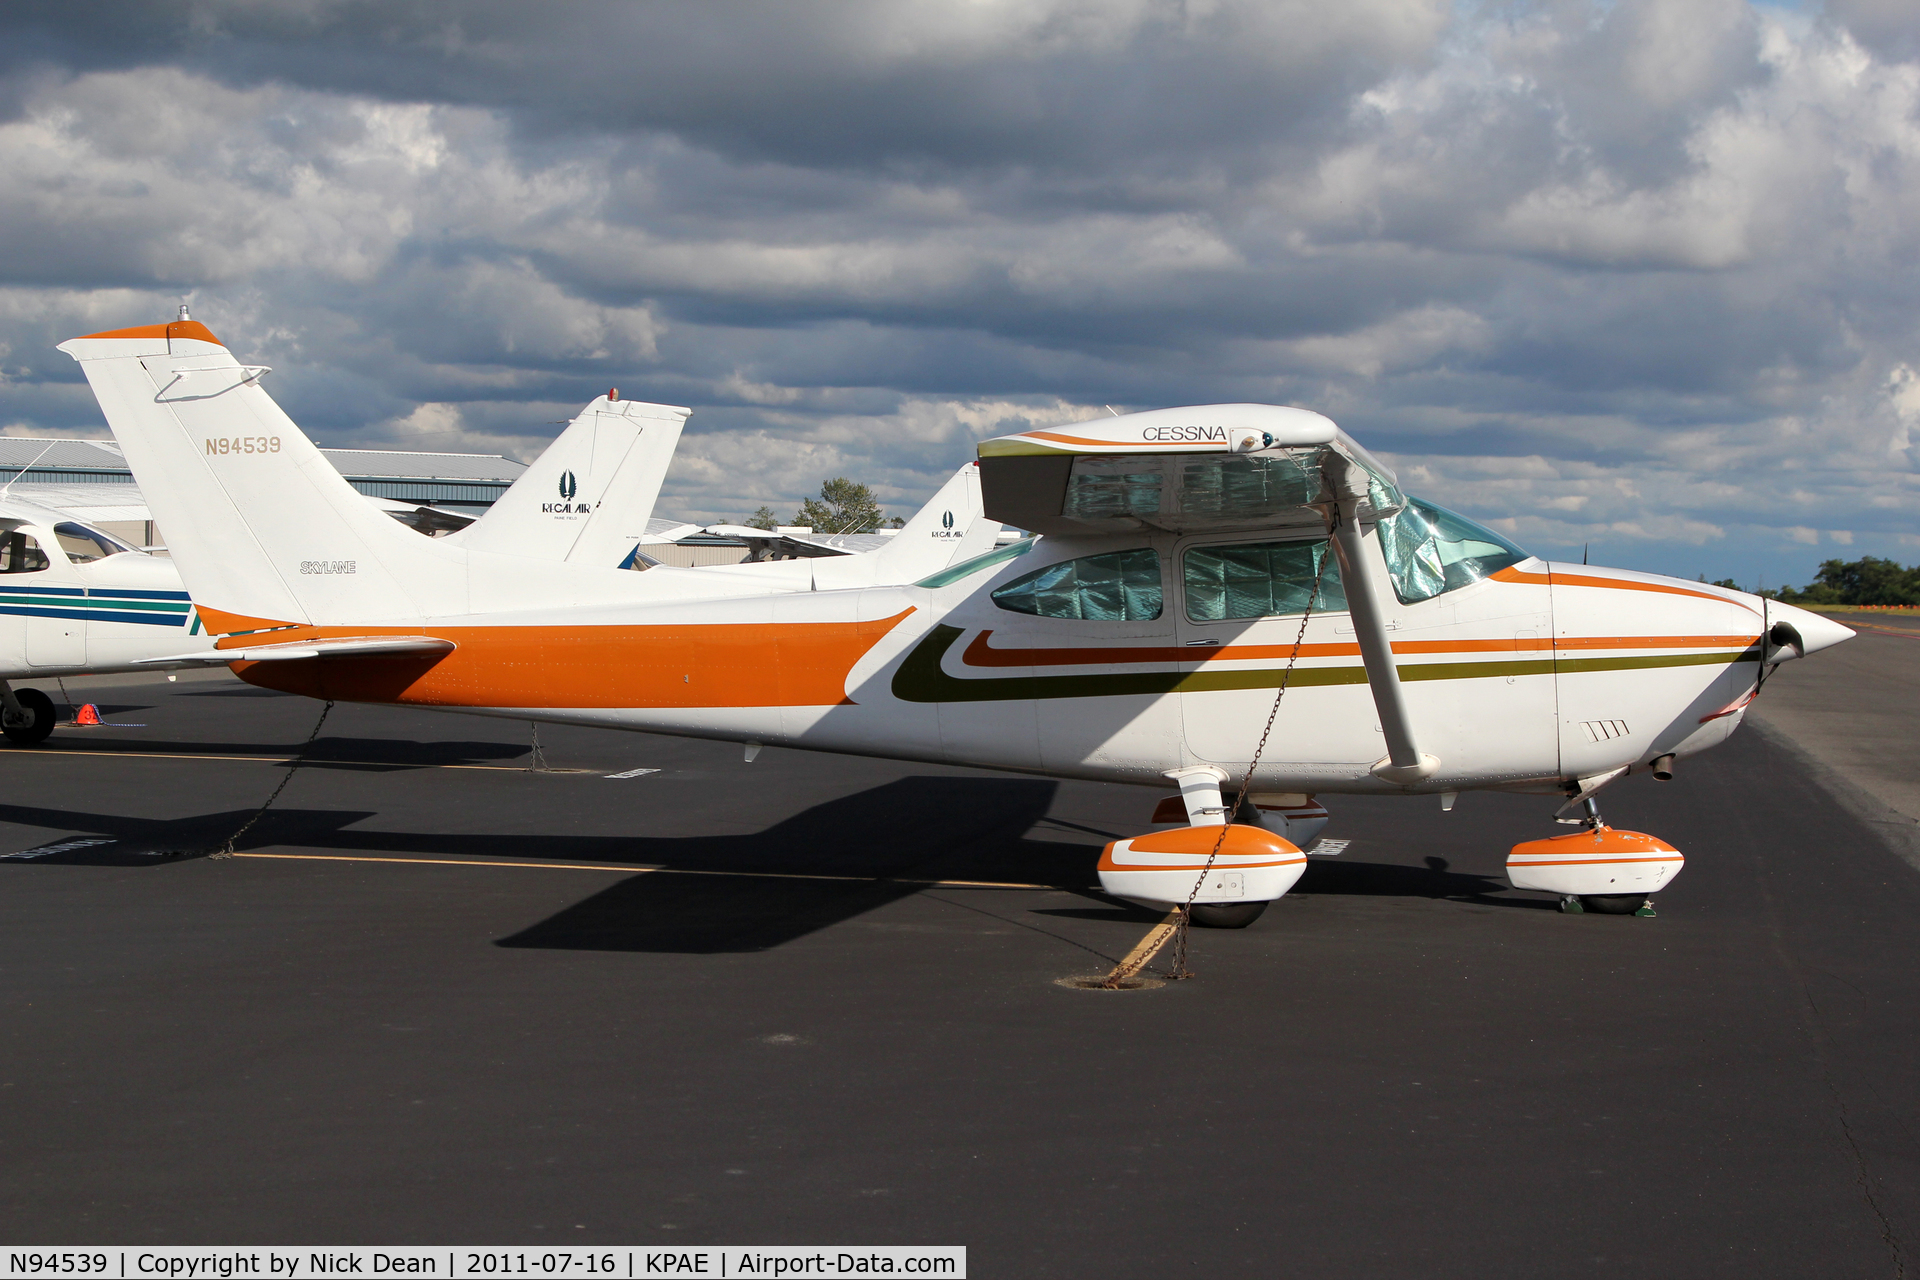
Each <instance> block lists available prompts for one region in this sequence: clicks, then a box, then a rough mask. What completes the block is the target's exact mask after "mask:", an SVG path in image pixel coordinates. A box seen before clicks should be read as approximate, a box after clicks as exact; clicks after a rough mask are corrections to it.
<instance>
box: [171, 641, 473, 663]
mask: <svg viewBox="0 0 1920 1280" xmlns="http://www.w3.org/2000/svg"><path fill="white" fill-rule="evenodd" d="M454 648H455V645H454V643H453V641H451V640H442V639H439V638H438V637H436V636H340V637H338V638H336V639H330V640H292V641H288V642H286V643H284V644H257V645H249V646H247V647H245V648H240V649H212V650H202V651H201V652H199V653H181V654H175V655H174V656H173V657H170V658H143V659H141V660H140V661H138V662H136V663H134V664H133V665H134V666H136V667H165V666H188V665H192V666H225V665H226V664H227V663H229V662H292V661H296V660H298V659H302V658H391V657H394V656H396V655H408V654H428V653H452V652H453V650H454Z"/></svg>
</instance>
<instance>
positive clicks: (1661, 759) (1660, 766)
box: [1647, 751, 1673, 782]
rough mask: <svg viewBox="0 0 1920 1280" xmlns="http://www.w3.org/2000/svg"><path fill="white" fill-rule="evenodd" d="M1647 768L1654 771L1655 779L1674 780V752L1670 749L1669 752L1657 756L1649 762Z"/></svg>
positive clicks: (1662, 780) (1660, 780) (1659, 780)
mask: <svg viewBox="0 0 1920 1280" xmlns="http://www.w3.org/2000/svg"><path fill="white" fill-rule="evenodd" d="M1647 768H1649V769H1651V770H1652V771H1653V777H1654V781H1656V782H1672V781H1673V752H1671V751H1669V752H1667V754H1665V755H1663V756H1655V757H1654V758H1653V759H1652V760H1650V761H1648V762H1647Z"/></svg>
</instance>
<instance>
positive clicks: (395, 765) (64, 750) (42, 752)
mask: <svg viewBox="0 0 1920 1280" xmlns="http://www.w3.org/2000/svg"><path fill="white" fill-rule="evenodd" d="M32 754H33V755H35V756H43V757H44V756H116V757H120V758H123V759H128V760H229V761H239V762H241V763H243V764H292V763H293V762H294V761H295V760H298V759H299V758H300V757H298V756H210V755H202V754H200V753H199V752H197V751H88V750H86V749H84V748H79V747H48V748H41V749H34V750H32ZM306 763H307V764H308V765H326V764H364V765H375V766H378V767H381V768H387V769H486V770H490V771H493V772H497V773H595V772H598V771H597V770H594V769H545V770H540V769H529V768H527V766H526V765H523V764H420V763H417V762H415V761H408V760H329V759H319V760H308V761H307V762H306Z"/></svg>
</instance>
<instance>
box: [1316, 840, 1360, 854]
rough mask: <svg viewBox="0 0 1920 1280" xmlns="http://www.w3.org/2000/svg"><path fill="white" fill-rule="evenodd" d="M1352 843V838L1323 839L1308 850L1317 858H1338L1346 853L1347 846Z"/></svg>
mask: <svg viewBox="0 0 1920 1280" xmlns="http://www.w3.org/2000/svg"><path fill="white" fill-rule="evenodd" d="M1352 843H1353V841H1351V840H1322V841H1321V842H1320V843H1319V844H1316V845H1315V846H1313V848H1311V849H1309V850H1307V853H1308V854H1309V855H1311V856H1313V857H1316V858H1337V857H1339V856H1340V855H1341V854H1343V853H1345V852H1346V851H1347V846H1348V845H1350V844H1352Z"/></svg>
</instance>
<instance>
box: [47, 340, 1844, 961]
mask: <svg viewBox="0 0 1920 1280" xmlns="http://www.w3.org/2000/svg"><path fill="white" fill-rule="evenodd" d="M60 349H61V350H63V351H65V352H67V353H68V354H70V355H72V356H73V357H74V358H75V359H76V360H78V361H80V363H81V366H82V368H83V369H84V370H85V371H86V375H87V378H88V381H89V382H90V383H91V384H92V386H93V390H94V393H95V395H96V396H97V397H98V398H99V401H100V405H101V408H102V409H103V410H104V412H105V414H106V418H107V421H108V423H109V424H110V425H111V426H112V428H113V432H114V435H115V436H116V438H117V439H118V440H119V443H120V446H121V448H122V450H123V451H124V452H125V454H126V457H127V460H128V462H129V464H130V465H131V466H132V468H133V471H134V474H135V476H136V477H137V478H138V479H139V481H140V483H141V486H142V489H143V491H144V492H145V493H146V494H147V497H148V501H149V504H150V505H151V507H152V509H153V512H154V516H155V518H156V520H157V521H158V522H159V523H160V524H161V525H162V526H163V527H164V528H165V529H166V530H167V537H168V544H169V546H170V548H171V549H172V551H173V554H174V557H175V559H176V560H177V561H178V563H179V566H180V572H181V575H182V577H183V578H184V580H185V581H186V583H187V586H188V587H189V589H190V590H191V591H192V592H193V599H194V602H195V604H196V606H197V607H198V610H199V614H200V617H201V618H202V620H203V621H204V623H205V625H206V627H207V629H208V630H209V631H210V632H212V633H214V634H216V635H217V636H218V637H219V638H218V639H217V640H216V642H215V645H216V648H217V650H218V653H217V654H214V655H201V654H189V655H185V657H186V658H188V659H190V660H207V661H218V662H229V663H231V664H232V665H233V669H234V671H235V672H236V673H238V674H239V675H240V676H241V678H242V679H245V680H247V681H249V682H251V683H253V684H256V685H260V686H263V687H266V688H273V689H280V690H286V691H290V692H295V693H301V694H306V695H308V696H311V697H315V698H328V699H345V700H351V701H360V702H385V703H404V704H410V705H416V706H426V707H437V708H442V709H447V710H458V711H468V712H477V713H480V714H488V715H500V716H510V717H513V718H515V719H531V720H548V721H555V722H561V723H568V724H583V725H598V726H605V727H610V728H626V729H639V730H647V731H651V732H659V733H675V734H684V735H689V736H695V737H704V738H718V739H728V740H734V741H739V742H743V743H746V744H747V754H748V758H751V757H752V754H753V752H754V751H755V750H756V748H757V745H758V744H761V743H777V744H780V745H784V746H791V747H799V748H809V749H815V750H822V751H839V752H849V753H856V754H863V755H875V756H886V757H892V758H899V759H909V760H928V761H939V762H945V763H953V764H965V765H975V766H982V767H988V768H996V769H1008V770H1015V771H1021V772H1028V773H1037V774H1043V775H1051V776H1057V777H1070V778H1091V779H1099V780H1105V781H1113V782H1128V783H1137V784H1141V785H1146V786H1159V787H1162V788H1172V787H1177V788H1178V790H1179V796H1180V799H1179V801H1178V802H1175V803H1176V804H1177V805H1178V807H1179V808H1180V809H1183V810H1184V817H1185V819H1186V824H1187V825H1184V826H1181V827H1177V828H1175V829H1173V830H1170V831H1155V832H1148V833H1146V834H1143V835H1141V836H1138V837H1134V838H1132V839H1130V840H1118V841H1115V842H1114V843H1113V844H1111V845H1109V846H1108V847H1107V849H1106V850H1105V852H1104V853H1103V854H1102V856H1101V859H1100V865H1099V872H1100V877H1101V881H1102V883H1103V884H1104V885H1105V886H1106V887H1107V889H1108V890H1109V891H1111V892H1113V893H1115V894H1118V895H1120V896H1122V897H1128V898H1133V899H1138V900H1141V901H1146V902H1154V903H1164V904H1174V905H1182V904H1184V905H1186V906H1187V907H1188V909H1189V912H1190V916H1191V918H1192V919H1193V921H1194V922H1195V923H1200V924H1208V923H1211V924H1218V925H1242V924H1245V923H1247V922H1249V921H1250V920H1251V919H1252V918H1253V917H1254V916H1256V915H1257V914H1258V913H1259V911H1260V910H1261V909H1262V908H1263V907H1264V906H1265V904H1266V903H1267V902H1269V901H1271V900H1273V899H1274V898H1277V897H1279V896H1280V895H1281V894H1283V893H1285V892H1286V891H1287V890H1288V889H1289V888H1290V887H1292V885H1293V883H1294V882H1295V881H1296V880H1297V879H1298V878H1299V876H1300V874H1301V871H1302V869H1303V867H1304V864H1305V860H1306V859H1305V855H1304V854H1303V853H1302V852H1301V850H1300V848H1299V843H1298V842H1297V841H1296V840H1295V839H1293V838H1290V837H1299V839H1301V840H1304V839H1305V838H1306V833H1307V831H1308V830H1310V829H1312V828H1314V827H1316V826H1317V825H1318V824H1319V823H1320V822H1321V821H1323V820H1324V812H1323V811H1321V810H1319V808H1318V806H1317V804H1316V803H1315V801H1314V797H1315V796H1323V795H1327V794H1330V793H1364V794H1396V795H1428V796H1434V795H1438V796H1439V797H1440V798H1441V802H1442V804H1443V806H1445V805H1449V804H1451V802H1452V799H1453V796H1454V795H1455V794H1456V793H1458V792H1460V791H1463V790H1467V789H1473V788H1482V789H1498V790H1513V791H1527V792H1539V793H1543V794H1550V795H1558V796H1560V797H1562V799H1563V803H1562V805H1561V806H1560V810H1561V813H1563V814H1565V813H1570V812H1576V811H1583V812H1584V817H1583V818H1581V817H1576V818H1574V819H1573V821H1574V822H1575V823H1576V824H1579V825H1581V826H1582V828H1583V829H1581V830H1579V831H1575V832H1572V833H1570V834H1567V835H1563V836H1559V837H1556V838H1554V839H1550V840H1538V841H1531V842H1528V843H1526V844H1522V845H1519V846H1517V847H1516V848H1515V849H1514V851H1513V853H1512V855H1511V856H1510V858H1509V864H1508V865H1509V876H1510V878H1511V880H1512V881H1513V883H1514V884H1515V885H1516V886H1517V887H1520V888H1531V889H1539V890H1545V891H1548V892H1552V893H1556V894H1559V895H1561V896H1562V903H1563V906H1566V907H1568V908H1569V909H1578V908H1582V907H1584V908H1586V909H1598V910H1605V911H1631V910H1634V909H1636V908H1639V909H1645V908H1644V906H1643V904H1645V903H1646V901H1647V899H1648V896H1649V895H1650V894H1651V893H1652V892H1654V891H1655V890H1657V889H1659V888H1662V887H1664V886H1665V885H1666V884H1668V883H1670V882H1671V881H1672V879H1673V877H1674V875H1675V874H1676V873H1677V872H1678V870H1679V868H1680V866H1681V857H1680V854H1679V853H1678V852H1677V851H1675V850H1674V849H1673V848H1672V847H1671V846H1670V845H1667V844H1666V843H1665V842H1663V841H1660V840H1658V839H1657V838H1655V837H1652V836H1647V835H1641V834H1638V833H1634V832H1623V831H1614V830H1613V829H1611V828H1609V827H1608V826H1606V825H1605V824H1604V823H1603V822H1601V821H1600V819H1599V814H1598V811H1597V809H1596V807H1595V805H1594V802H1593V795H1594V793H1595V792H1596V791H1598V790H1599V788H1600V787H1602V786H1604V785H1605V784H1607V783H1608V782H1610V781H1612V780H1614V779H1616V778H1618V777H1621V776H1623V775H1625V774H1627V773H1630V772H1650V773H1652V774H1653V775H1654V776H1655V777H1668V776H1671V774H1672V771H1673V768H1674V762H1675V761H1676V760H1677V759H1680V758H1684V757H1686V756H1689V755H1692V754H1693V753H1695V752H1698V751H1702V750H1704V749H1706V748H1708V747H1710V746H1713V745H1715V744H1716V743H1719V742H1722V741H1724V740H1725V739H1726V737H1727V736H1728V735H1729V734H1730V733H1732V732H1733V730H1734V728H1735V727H1736V726H1737V725H1738V724H1739V722H1740V719H1741V716H1742V714H1743V712H1744V710H1745V707H1746V705H1747V704H1748V702H1750V701H1751V700H1752V698H1753V696H1754V694H1755V693H1756V692H1757V690H1758V684H1759V679H1760V677H1761V675H1762V673H1763V672H1765V671H1767V670H1768V669H1770V668H1771V666H1772V665H1773V664H1776V663H1778V662H1781V661H1785V660H1788V659H1793V658H1798V657H1801V656H1804V655H1805V654H1807V653H1810V652H1813V651H1816V650H1819V649H1822V648H1825V647H1827V646H1829V645H1832V644H1835V643H1838V642H1839V641H1841V640H1844V639H1846V638H1848V637H1849V636H1850V635H1852V632H1850V631H1848V630H1847V629H1846V628H1844V627H1841V626H1839V625H1837V624H1835V623H1833V622H1830V621H1828V620H1827V619H1825V618H1822V617H1820V616H1818V615H1816V614H1813V613H1809V612H1806V611H1804V610H1801V609H1796V608H1792V607H1790V606H1785V605H1781V604H1778V603H1775V602H1772V601H1768V600H1765V599H1762V598H1759V597H1757V596H1750V595H1746V594H1743V593H1741V592H1738V591H1729V590H1723V589H1721V588H1718V587H1708V586H1704V585H1700V584H1696V583H1691V582H1682V581H1676V580H1674V579H1671V578H1662V577H1657V576H1654V575H1652V574H1645V573H1634V572H1630V571H1624V570H1608V569H1594V568H1588V567H1586V566H1584V565H1582V566H1575V565H1562V564H1550V563H1547V562H1544V561H1542V560H1539V559H1537V558H1535V557H1532V556H1529V555H1528V554H1527V553H1526V552H1524V551H1522V550H1521V549H1519V548H1518V547H1516V546H1514V545H1513V544H1512V543H1510V542H1508V541H1507V540H1506V539H1505V538H1503V537H1501V536H1500V535H1499V534H1496V533H1494V532H1493V531H1491V530H1489V529H1486V528H1483V527H1482V526H1480V525H1477V524H1475V523H1474V522H1472V521H1471V520H1467V519H1465V518H1463V517H1461V516H1459V515H1456V514H1454V513H1452V512H1450V511H1447V510H1446V509H1445V508H1442V507H1438V506H1435V505H1433V504H1431V503H1427V502H1423V501H1420V500H1419V499H1415V498H1410V497H1408V496H1407V495H1405V494H1403V493H1402V492H1401V491H1400V489H1399V487H1398V485H1397V484H1396V483H1395V479H1394V476H1393V473H1392V472H1391V471H1390V470H1388V469H1387V468H1386V467H1385V466H1384V465H1382V464H1381V463H1380V462H1379V461H1378V460H1376V459H1375V458H1374V457H1373V456H1372V455H1370V454H1369V453H1368V452H1367V451H1366V450H1365V449H1363V448H1361V447H1360V446H1359V445H1358V444H1356V443H1355V442H1354V441H1353V440H1352V439H1350V438H1349V437H1348V436H1347V435H1346V434H1345V433H1344V432H1342V431H1340V430H1339V429H1338V428H1336V427H1335V426H1334V424H1333V423H1332V422H1330V421H1329V420H1328V419H1326V418H1324V417H1322V416H1321V415H1319V414H1317V413H1312V412H1309V411H1307V410H1304V409H1291V408H1277V407H1274V406H1270V405H1255V404H1227V405H1199V406H1192V407H1187V408H1177V409H1160V410H1154V411H1151V412H1147V413H1136V414H1129V415H1125V416H1119V417H1113V418H1109V419H1106V420H1101V421H1095V422H1087V423H1081V424H1079V425H1076V426H1070V427H1061V428H1057V429H1049V430H1035V431H1026V432H1022V433H1020V434H1017V435H1012V436H1006V437H1002V438H1000V439H995V440H989V441H986V442H985V443H983V444H982V445H981V446H980V467H979V480H980V485H981V491H982V498H983V503H984V507H985V511H986V515H987V517H988V518H989V519H991V520H999V521H1004V522H1005V523H1007V524H1011V525H1014V526H1016V527H1019V528H1023V529H1030V530H1033V531H1034V532H1035V533H1036V534H1037V535H1039V536H1037V537H1033V538H1029V539H1025V540H1022V541H1020V542H1018V543H1015V544H1013V545H1010V546H1007V547H1002V548H999V549H996V550H993V551H989V552H987V553H986V554H983V555H979V556H976V557H973V558H971V559H968V560H965V561H963V562H961V563H959V564H955V565H951V566H949V567H947V568H944V569H942V570H940V571H939V572H936V573H932V574H929V575H928V576H926V577H923V578H921V579H920V580H919V581H917V582H914V583H912V584H911V585H900V586H850V587H847V588H845V589H838V590H835V589H825V586H824V584H817V585H819V586H820V587H821V589H814V590H786V591H769V590H768V589H767V587H766V585H765V584H763V583H759V582H756V581H754V580H753V576H752V575H750V574H741V573H731V574H717V573H712V572H708V571H706V570H698V569H694V570H675V569H668V568H665V567H661V568H654V569H650V570H648V571H647V572H645V573H629V572H621V571H618V570H614V569H612V568H609V567H606V566H603V565H599V564H584V563H579V562H576V561H571V560H569V561H562V562H558V563H552V562H542V563H539V564H534V563H532V562H530V561H529V560H528V559H526V558H525V557H521V556H518V555H515V554H512V553H511V551H510V550H506V549H499V548H495V547H489V546H485V545H475V544H473V543H472V542H471V541H469V543H468V545H460V544H458V543H450V541H449V540H448V539H444V538H443V539H428V538H422V537H419V536H417V535H414V534H411V533H409V532H408V531H406V530H404V529H401V528H399V527H398V526H397V525H396V524H395V522H394V521H392V520H390V519H387V518H385V517H383V516H381V515H380V514H379V513H377V512H375V511H373V510H372V509H371V508H369V507H368V506H367V505H366V504H365V503H364V502H362V501H360V499H359V497H358V495H357V494H355V493H354V492H353V490H352V489H351V488H350V487H349V486H348V485H347V483H346V481H344V480H343V479H341V477H340V475H339V473H338V472H337V471H335V470H334V469H333V468H332V467H331V466H329V465H327V463H326V462H325V459H324V458H323V457H321V455H320V454H319V453H318V451H317V450H316V449H315V448H314V446H313V444H312V442H310V441H309V440H308V439H307V438H306V436H304V435H303V434H301V432H300V430H299V428H298V427H296V426H295V425H294V424H293V422H292V421H291V420H290V419H288V418H287V416H286V415H285V414H284V413H282V412H281V410H280V409H279V407H278V406H277V405H276V404H275V403H274V402H273V400H272V399H271V398H270V397H269V396H268V395H267V393H266V392H265V390H263V389H262V388H261V387H260V386H259V384H258V381H257V379H256V378H254V377H253V376H251V374H250V372H249V370H248V369H247V368H246V367H245V366H242V365H241V364H240V363H238V362H237V361H236V360H235V359H234V357H233V356H232V354H231V353H230V352H229V351H228V350H227V348H226V347H225V346H223V345H222V344H221V343H220V342H219V340H218V339H216V338H215V337H214V335H213V334H212V333H210V332H208V330H207V329H206V328H205V327H203V326H202V325H200V324H197V323H193V322H183V323H175V324H162V325H153V326H149V327H145V328H135V329H122V330H118V331H115V332H111V333H99V334H93V335H91V336H88V337H84V338H76V339H73V340H71V341H69V342H66V343H64V344H62V346H61V348H60ZM817 563H830V562H824V561H823V562H817ZM756 567H758V568H773V567H776V566H756ZM1229 793H1231V795H1232V798H1231V799H1229V798H1228V796H1229ZM1169 799H1171V797H1169ZM1164 807H1165V806H1163V808H1164ZM1295 815H1297V818H1296V816H1295ZM1162 816H1164V815H1162ZM1142 825H1143V826H1144V825H1147V824H1144V823H1143V824H1142Z"/></svg>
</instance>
